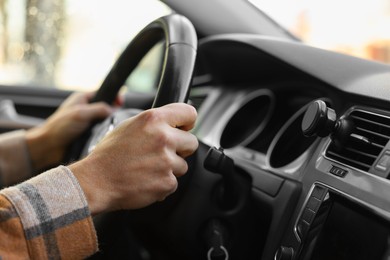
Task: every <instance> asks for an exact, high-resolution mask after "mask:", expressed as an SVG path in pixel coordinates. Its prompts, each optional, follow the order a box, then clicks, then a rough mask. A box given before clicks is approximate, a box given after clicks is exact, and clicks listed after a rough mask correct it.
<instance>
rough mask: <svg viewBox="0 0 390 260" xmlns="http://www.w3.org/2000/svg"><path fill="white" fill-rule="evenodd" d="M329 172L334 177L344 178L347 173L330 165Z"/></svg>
mask: <svg viewBox="0 0 390 260" xmlns="http://www.w3.org/2000/svg"><path fill="white" fill-rule="evenodd" d="M389 162H390V156H389ZM329 172H330V173H331V174H333V175H336V176H338V177H341V178H344V177H345V175H347V173H348V171H347V170H344V169H341V168H340V167H337V166H334V165H332V168H330V170H329Z"/></svg>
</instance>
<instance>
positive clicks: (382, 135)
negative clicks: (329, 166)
mask: <svg viewBox="0 0 390 260" xmlns="http://www.w3.org/2000/svg"><path fill="white" fill-rule="evenodd" d="M349 118H350V119H351V120H352V121H353V123H354V130H353V132H352V134H351V135H350V136H349V138H348V140H347V142H346V143H345V145H344V147H342V148H341V149H340V148H337V147H336V146H335V145H334V144H333V143H331V145H330V146H329V147H328V150H327V151H326V156H327V157H328V158H331V159H334V160H336V161H338V162H341V163H344V164H347V165H350V166H352V167H355V168H358V169H360V170H363V171H368V170H369V169H370V168H371V166H372V164H373V163H374V162H375V160H376V159H377V157H378V155H379V154H380V153H381V151H382V150H383V148H384V147H385V146H386V144H387V142H388V141H389V139H390V118H389V117H386V116H383V115H379V114H374V113H371V112H367V111H362V110H355V111H352V112H351V113H350V114H349Z"/></svg>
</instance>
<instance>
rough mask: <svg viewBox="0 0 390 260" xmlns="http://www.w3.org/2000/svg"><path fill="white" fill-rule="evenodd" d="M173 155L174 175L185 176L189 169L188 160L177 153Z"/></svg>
mask: <svg viewBox="0 0 390 260" xmlns="http://www.w3.org/2000/svg"><path fill="white" fill-rule="evenodd" d="M172 156H173V157H174V159H173V165H172V173H173V175H175V176H176V177H180V176H183V175H184V174H185V173H186V172H187V171H188V164H187V162H186V161H185V160H184V159H183V158H182V157H180V156H178V155H177V154H174V155H172Z"/></svg>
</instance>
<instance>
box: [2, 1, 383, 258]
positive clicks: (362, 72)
mask: <svg viewBox="0 0 390 260" xmlns="http://www.w3.org/2000/svg"><path fill="white" fill-rule="evenodd" d="M162 2H163V3H164V4H166V5H167V6H169V7H170V8H171V9H172V10H173V14H171V15H168V16H166V17H163V18H159V19H158V20H155V21H153V22H151V23H150V24H149V25H148V26H147V27H145V29H143V30H142V31H141V32H140V33H139V34H138V35H137V36H136V37H135V38H134V39H132V40H131V39H129V42H130V44H129V45H128V47H127V48H125V50H124V52H123V53H122V54H121V55H120V56H119V58H118V60H117V61H116V63H115V65H114V66H113V67H112V69H111V71H110V72H109V73H108V75H107V76H106V78H105V80H104V81H103V83H102V85H101V87H100V89H99V90H98V92H97V95H96V101H101V100H103V101H106V102H108V103H112V102H113V100H114V99H115V97H116V95H117V94H118V92H119V91H120V88H121V87H122V86H123V85H124V84H125V82H126V79H127V78H128V76H129V74H131V72H132V71H133V70H134V69H135V68H136V67H137V65H138V64H139V62H140V61H141V60H142V59H143V58H144V56H145V55H147V53H148V52H149V51H150V50H151V49H152V48H153V47H154V46H157V45H158V46H162V51H161V53H162V55H161V57H160V59H159V60H158V61H157V62H158V63H159V68H160V70H159V72H158V75H156V82H157V83H158V84H157V85H158V87H156V89H155V91H154V92H153V93H139V92H132V91H127V92H126V93H125V94H124V97H125V100H124V104H123V106H122V107H121V109H119V110H118V111H117V112H115V113H114V114H113V115H112V116H111V117H110V118H108V119H106V120H104V121H102V122H99V123H97V124H96V125H95V126H93V128H92V129H91V130H90V131H89V132H88V133H87V134H86V135H85V136H84V138H82V139H80V140H78V141H77V144H75V145H74V146H72V149H71V151H70V157H69V158H68V161H65V162H64V163H69V162H70V161H72V160H74V159H77V158H80V157H82V156H86V155H87V154H88V152H89V151H90V148H91V147H93V146H94V145H96V143H97V142H98V141H99V140H100V139H101V138H102V136H104V134H105V133H106V132H107V131H108V130H109V129H110V127H112V126H113V127H115V125H117V124H119V123H120V122H121V121H123V120H126V119H127V118H129V117H130V116H132V115H135V114H137V113H138V112H139V111H142V110H145V109H149V108H152V107H158V106H162V105H164V104H167V103H171V102H188V103H190V104H192V105H193V106H195V108H196V109H197V111H198V120H197V123H196V126H195V128H194V129H193V131H192V132H193V133H194V134H195V135H196V136H197V138H198V140H199V148H198V150H197V151H196V153H195V154H194V155H192V156H191V157H189V158H188V160H187V163H188V165H189V171H188V172H187V174H186V175H185V176H183V177H180V178H179V187H178V190H177V191H176V192H175V193H174V194H172V195H171V196H169V197H168V198H167V199H166V200H164V201H162V202H158V203H155V204H153V205H151V206H149V207H146V208H144V209H139V210H131V211H119V212H113V213H107V214H104V215H101V216H97V217H95V219H94V221H95V225H96V229H97V232H98V238H99V244H100V251H99V252H98V253H97V254H96V255H94V256H92V257H91V259H140V260H141V259H142V260H147V259H150V260H166V259H170V260H175V259H177V260H178V259H188V260H191V259H194V260H200V259H239V260H244V259H263V260H268V259H278V260H279V259H280V260H282V259H283V260H285V259H289V260H298V259H302V260H306V259H354V260H358V259H374V260H375V259H378V260H382V259H388V258H389V257H390V242H389V241H390V181H389V179H388V178H389V173H390V143H389V139H390V88H389V82H390V66H389V65H387V64H385V63H380V62H375V61H370V60H366V59H362V58H357V57H353V56H349V55H345V54H341V53H337V52H334V51H329V50H324V49H320V48H316V47H311V46H309V45H307V44H305V43H303V42H302V41H300V40H299V39H297V38H296V37H295V36H294V35H292V34H291V33H289V32H288V31H287V30H285V29H284V28H283V27H282V26H280V25H279V24H277V23H276V22H274V21H273V20H272V19H271V18H269V17H268V16H267V15H265V14H264V13H262V12H261V11H260V10H258V9H256V8H254V6H253V5H252V4H251V3H250V2H248V1H243V0H229V1H220V0H213V1H210V0H197V1H191V0H164V1H162ZM107 37H109V36H107ZM71 92H72V91H69V90H59V89H54V88H39V87H37V88H31V87H25V86H19V87H14V86H9V85H2V86H0V98H1V101H0V129H1V131H2V132H7V131H10V130H15V129H21V128H23V129H26V128H29V127H32V126H34V125H37V124H40V123H41V122H42V121H43V120H44V119H45V118H47V117H48V116H49V115H50V114H52V113H53V112H54V111H55V109H56V108H57V107H58V106H59V105H60V104H61V102H62V101H63V100H64V99H65V98H66V97H67V96H68V95H69V94H71ZM187 100H188V101H187Z"/></svg>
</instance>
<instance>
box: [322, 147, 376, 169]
mask: <svg viewBox="0 0 390 260" xmlns="http://www.w3.org/2000/svg"><path fill="white" fill-rule="evenodd" d="M328 154H329V155H333V156H334V157H335V158H334V159H336V158H338V159H339V160H341V161H342V162H344V163H345V162H348V163H349V164H350V165H351V166H353V167H357V166H360V167H357V168H359V169H362V168H363V169H364V170H368V169H370V167H371V165H369V164H366V163H362V162H360V161H356V160H353V159H351V158H348V157H345V156H342V155H340V154H337V153H335V152H333V151H328ZM361 167H362V168H361Z"/></svg>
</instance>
